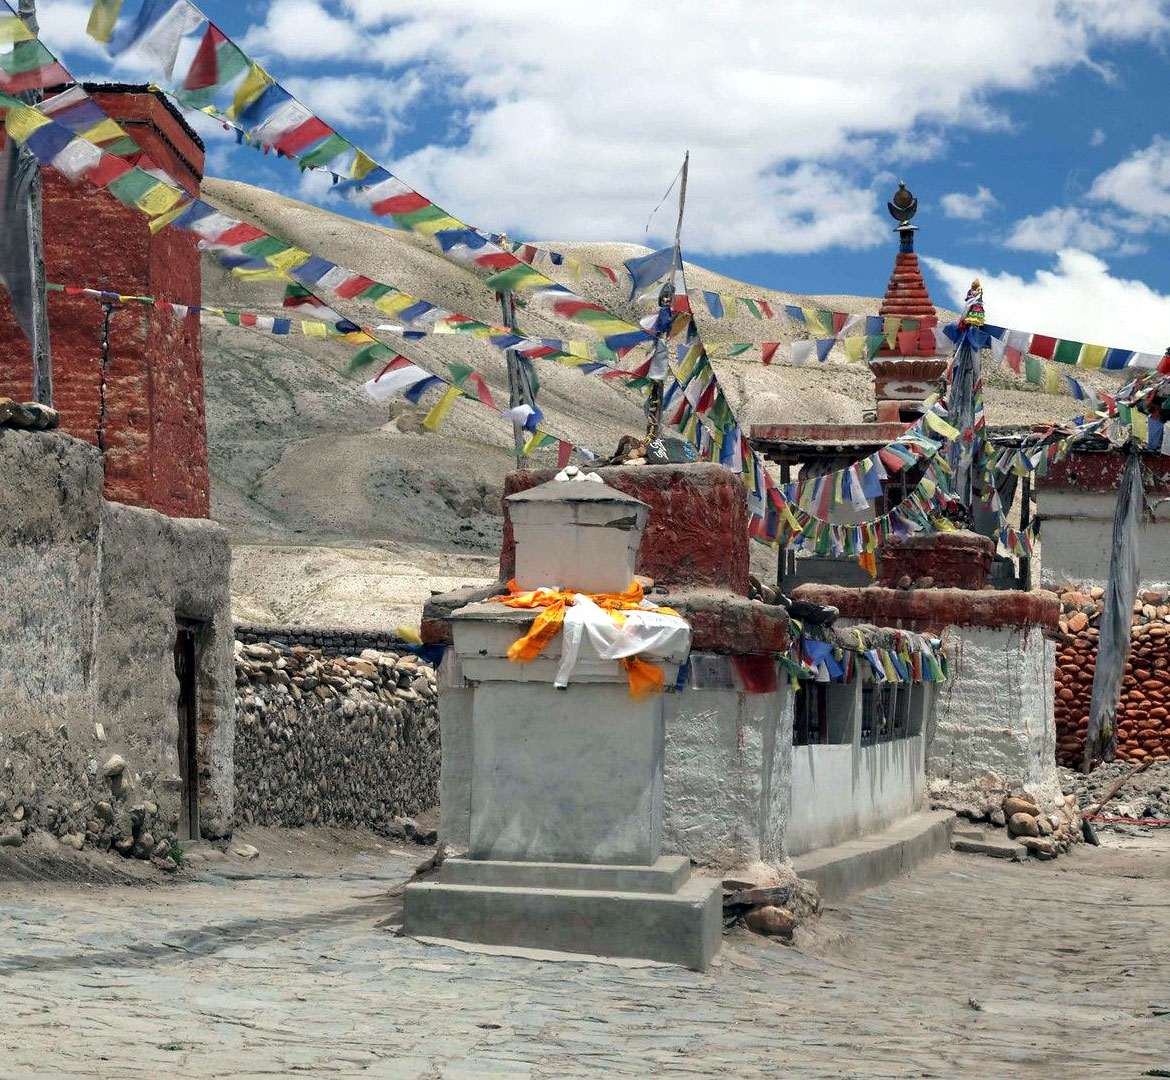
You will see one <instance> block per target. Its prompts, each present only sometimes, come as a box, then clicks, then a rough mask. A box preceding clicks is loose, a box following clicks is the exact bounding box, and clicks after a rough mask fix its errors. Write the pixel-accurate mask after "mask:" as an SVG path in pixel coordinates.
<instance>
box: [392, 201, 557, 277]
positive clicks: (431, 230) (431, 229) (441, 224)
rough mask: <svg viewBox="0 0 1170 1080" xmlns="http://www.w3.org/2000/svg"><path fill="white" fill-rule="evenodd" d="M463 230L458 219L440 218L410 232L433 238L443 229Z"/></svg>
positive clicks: (415, 227) (417, 226)
mask: <svg viewBox="0 0 1170 1080" xmlns="http://www.w3.org/2000/svg"><path fill="white" fill-rule="evenodd" d="M465 228H467V226H466V225H464V224H463V222H462V221H460V220H459V219H458V218H453V217H441V218H435V220H434V221H423V222H420V223H419V224H418V225H415V226H414V227H413V229H412V231H413V232H416V233H422V235H423V236H434V235H435V233H437V232H442V231H443V230H444V229H465ZM536 284H538V285H539V284H543V282H539V281H538V282H536ZM521 287H522V288H528V287H529V286H528V284H527V283H525V284H524V285H522V286H521Z"/></svg>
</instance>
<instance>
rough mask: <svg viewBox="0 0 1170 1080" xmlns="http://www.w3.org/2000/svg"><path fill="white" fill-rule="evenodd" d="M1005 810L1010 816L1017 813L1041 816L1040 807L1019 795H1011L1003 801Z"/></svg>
mask: <svg viewBox="0 0 1170 1080" xmlns="http://www.w3.org/2000/svg"><path fill="white" fill-rule="evenodd" d="M1003 812H1004V813H1005V814H1006V815H1007V816H1008V817H1009V818H1011V817H1015V816H1016V814H1027V815H1028V816H1029V817H1039V816H1040V807H1038V806H1037V805H1036V804H1035V803H1034V802H1032V801H1031V800H1030V799H1023V798H1020V796H1018V795H1009V796H1008V797H1007V798H1006V799H1004V801H1003Z"/></svg>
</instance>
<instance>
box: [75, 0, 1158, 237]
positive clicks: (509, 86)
mask: <svg viewBox="0 0 1170 1080" xmlns="http://www.w3.org/2000/svg"><path fill="white" fill-rule="evenodd" d="M68 2H73V0H68ZM1117 6H1118V5H1116V4H1115V3H1114V2H1113V0H1078V2H1077V3H1075V4H1073V3H1069V2H1067V0H1031V2H1028V3H1020V2H1019V0H987V2H986V3H985V4H984V5H983V6H982V8H981V9H980V14H979V20H978V21H979V48H978V49H969V50H966V51H965V52H964V53H963V55H962V56H961V57H960V58H958V59H957V58H956V52H955V42H956V41H963V40H967V39H968V38H969V36H970V12H969V11H968V10H967V9H965V8H958V7H955V6H953V5H944V4H938V3H937V2H935V0H903V3H901V4H899V5H897V6H896V7H895V8H893V9H890V7H889V6H888V5H884V6H883V5H861V4H828V5H826V4H824V3H822V2H819V0H789V2H788V3H785V4H777V3H775V0H723V2H721V3H719V4H716V5H712V4H710V3H709V2H708V0H676V3H674V4H673V5H670V6H668V7H664V6H662V5H658V4H648V3H636V4H632V3H630V2H629V0H560V2H559V3H557V4H555V5H552V6H537V5H536V4H534V3H532V2H531V0H428V2H427V3H426V4H418V3H417V2H416V0H411V2H409V3H408V2H407V0H270V2H268V3H266V4H265V5H264V8H263V10H264V15H263V21H262V22H261V23H259V24H257V25H256V26H254V27H253V28H252V30H251V31H249V33H248V34H247V35H246V36H245V37H244V39H243V43H244V44H245V46H246V47H247V48H249V49H251V50H255V51H256V52H258V53H260V54H261V58H265V57H285V58H287V59H288V60H291V61H298V62H310V63H311V62H318V61H329V62H332V63H334V64H336V62H338V61H346V62H347V63H349V64H351V65H352V67H353V68H354V69H357V70H360V72H361V74H360V75H355V76H353V77H349V78H338V79H328V80H321V79H308V78H303V79H302V80H301V82H300V92H302V93H303V95H304V96H305V97H306V98H307V99H308V100H309V101H310V102H311V103H312V104H314V105H315V106H316V107H318V108H319V109H321V110H322V111H323V112H325V113H328V114H330V115H332V116H334V117H336V118H337V122H338V123H339V124H343V125H349V126H357V124H358V123H359V122H360V120H361V119H362V115H363V112H362V111H363V109H368V112H373V111H374V109H377V110H379V111H381V112H383V113H388V116H387V117H386V128H387V130H388V132H389V133H390V135H391V136H392V135H393V134H394V132H395V131H396V130H397V125H399V124H400V123H403V122H406V123H409V108H407V109H405V110H403V109H402V108H401V107H399V106H396V104H395V102H394V100H393V94H391V95H389V96H387V95H386V94H385V93H384V94H382V95H381V96H380V97H376V98H375V99H374V105H373V108H368V105H369V98H368V95H367V94H366V90H368V89H369V87H370V83H369V81H368V75H369V71H370V68H371V66H373V67H375V68H378V67H380V68H382V69H385V71H386V72H387V76H388V77H390V78H394V77H398V78H403V77H405V78H407V79H413V80H415V83H413V84H410V85H411V87H412V92H411V94H410V100H411V101H417V100H421V99H423V98H425V99H426V100H427V101H428V104H429V105H433V106H435V107H434V108H431V109H429V110H428V117H429V122H431V123H433V122H434V117H435V112H436V110H441V114H442V115H444V116H446V115H449V114H450V113H451V112H452V110H453V112H454V118H455V122H456V126H455V128H454V130H453V131H452V132H450V133H449V134H448V135H447V136H446V137H444V138H440V139H437V140H435V141H433V142H432V143H431V144H430V145H429V146H426V147H424V148H422V149H420V150H418V151H416V152H415V153H414V154H412V155H410V156H408V157H405V158H403V159H401V160H398V161H396V162H394V165H395V171H396V172H398V173H399V175H401V176H402V177H403V179H405V180H407V181H408V182H409V183H411V184H413V185H414V186H416V187H418V188H419V189H420V190H422V191H425V192H426V193H427V194H428V195H430V196H431V197H432V198H435V199H437V200H438V201H439V202H440V203H441V204H442V205H445V206H447V207H448V208H449V209H450V210H451V211H452V212H454V213H456V214H457V215H458V216H460V217H462V218H464V219H465V220H469V221H474V222H479V223H482V224H484V225H486V226H490V227H495V228H507V229H509V230H510V231H512V232H514V233H517V234H519V235H528V236H544V237H546V238H586V237H588V238H600V237H607V238H629V239H641V238H642V228H643V225H644V222H645V217H646V214H647V212H648V210H649V208H650V207H651V206H653V205H654V203H655V202H657V200H658V198H659V196H660V195H661V192H662V189H663V187H664V186H665V183H666V181H667V180H669V178H670V177H671V176H673V175H674V173H675V171H676V170H677V168H678V163H679V161H680V160H681V158H682V154H683V151H684V150H686V149H688V148H689V149H690V150H691V152H692V172H691V192H690V196H689V201H688V215H687V226H686V239H687V242H688V246H689V248H690V249H691V250H693V251H696V252H707V253H725V254H739V253H749V252H765V251H770V252H806V251H816V250H822V249H825V248H828V247H833V246H842V247H858V246H865V245H868V244H872V243H875V242H878V241H879V238H880V237H883V236H885V235H886V233H887V230H888V222H886V221H885V220H884V212H883V211H882V209H881V207H882V204H884V202H885V199H886V197H887V195H888V192H887V191H885V190H883V191H881V192H880V193H879V192H877V191H876V190H875V189H874V188H873V185H872V181H871V179H870V178H871V177H872V175H873V174H874V173H875V172H876V171H878V170H880V169H884V168H893V169H898V170H901V169H902V168H903V166H905V165H906V164H908V163H912V162H914V161H916V160H928V159H935V158H938V157H939V156H941V155H942V154H944V153H945V152H946V148H947V143H946V138H947V137H949V136H950V135H951V134H953V133H954V132H955V131H956V130H962V129H967V130H979V131H987V130H999V129H1004V128H1008V127H1010V125H1011V122H1012V121H1011V117H1010V115H1008V114H1007V113H1005V112H1003V111H1002V109H1001V108H999V107H998V102H995V101H993V100H992V95H994V94H995V93H996V92H998V91H1002V90H1012V91H1027V90H1030V89H1033V88H1035V87H1036V86H1037V85H1039V84H1040V83H1041V82H1042V81H1043V80H1045V79H1047V78H1049V77H1051V76H1053V75H1054V74H1056V73H1058V72H1061V71H1066V70H1069V69H1072V68H1075V67H1082V66H1087V67H1089V68H1096V69H1098V70H1099V65H1097V64H1096V61H1095V58H1094V57H1095V53H1096V52H1097V51H1098V47H1099V46H1102V45H1105V44H1112V43H1114V42H1117V41H1121V40H1128V41H1132V40H1140V41H1142V42H1143V43H1144V42H1148V41H1150V40H1152V39H1156V38H1158V37H1159V35H1161V34H1163V33H1164V32H1165V31H1166V30H1167V27H1168V24H1170V16H1168V15H1167V13H1166V12H1165V11H1164V9H1163V5H1162V4H1160V3H1157V2H1156V0H1132V2H1130V3H1127V4H1126V5H1125V10H1124V11H1117V10H1115V9H1116V7H1117ZM268 62H269V64H270V66H272V67H273V68H274V69H278V65H277V64H276V63H274V62H272V61H268ZM414 87H417V89H414ZM396 109H397V110H398V111H395V110H396ZM908 179H910V180H911V181H912V179H913V178H912V177H908ZM912 186H913V184H912ZM977 196H978V193H977ZM984 209H985V210H986V207H985V208H984ZM960 213H962V211H960ZM652 239H657V237H655V238H652Z"/></svg>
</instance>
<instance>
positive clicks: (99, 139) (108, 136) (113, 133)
mask: <svg viewBox="0 0 1170 1080" xmlns="http://www.w3.org/2000/svg"><path fill="white" fill-rule="evenodd" d="M125 134H126V132H125V131H123V130H122V126H121V124H119V123H118V122H117V120H111V119H110V118H109V117H106V119H105V120H103V121H101V123H98V124H94V126H93V127H91V128H88V129H87V130H85V131H83V132H82V133H81V137H82V138H83V139H84V140H85V141H86V142H91V143H97V144H99V145H100V144H101V143H104V142H112V141H113V140H114V139H120V138H121V137H122V136H123V135H125Z"/></svg>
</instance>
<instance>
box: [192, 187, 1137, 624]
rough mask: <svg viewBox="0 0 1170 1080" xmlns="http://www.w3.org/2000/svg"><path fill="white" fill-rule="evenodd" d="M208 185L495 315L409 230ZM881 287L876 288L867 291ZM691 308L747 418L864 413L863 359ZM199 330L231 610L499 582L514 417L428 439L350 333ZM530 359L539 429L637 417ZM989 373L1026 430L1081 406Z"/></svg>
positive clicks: (368, 317) (591, 248)
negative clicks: (821, 351)
mask: <svg viewBox="0 0 1170 1080" xmlns="http://www.w3.org/2000/svg"><path fill="white" fill-rule="evenodd" d="M204 196H205V197H206V198H208V199H209V200H210V201H212V202H215V203H218V204H219V205H220V206H222V207H223V208H225V209H227V210H230V211H232V212H234V213H236V214H237V215H239V216H242V217H246V218H248V219H251V220H254V221H256V222H257V223H258V224H260V225H262V226H264V227H265V228H268V229H270V230H271V231H272V232H274V233H276V234H278V235H281V236H284V237H286V238H287V239H290V240H293V241H295V242H297V243H300V244H302V245H303V246H305V247H307V248H310V249H312V250H313V251H315V252H317V253H319V254H321V255H324V256H326V257H327V258H330V259H332V260H334V261H337V262H340V263H341V264H343V265H345V266H348V267H350V268H352V269H354V270H360V271H362V272H364V273H366V274H369V275H370V276H371V277H375V278H377V279H378V280H381V281H385V282H388V283H391V284H394V285H397V286H399V287H401V288H403V289H405V290H408V291H410V292H412V293H414V294H415V295H417V296H420V297H422V298H423V299H426V300H430V301H432V302H434V303H438V304H441V305H443V306H444V307H448V308H451V309H453V310H456V311H461V312H463V313H465V314H468V315H471V316H474V317H477V318H481V319H484V320H488V321H492V322H496V321H498V320H499V312H498V309H497V308H496V306H495V303H494V301H493V298H492V296H491V294H490V293H489V292H488V291H487V290H485V289H484V288H483V287H482V285H481V283H480V279H479V277H478V275H476V274H473V273H471V272H469V271H467V270H464V269H462V268H461V267H459V266H457V265H455V264H453V263H450V262H447V261H446V260H444V259H443V258H441V257H440V256H439V255H437V254H435V253H434V252H433V251H432V250H431V249H430V247H429V246H427V245H425V243H423V242H422V241H419V240H416V239H415V238H414V237H413V236H410V235H407V234H403V233H399V232H394V231H390V230H387V229H383V228H380V227H377V226H372V225H367V224H364V223H361V222H357V221H352V220H349V219H347V218H345V217H340V216H338V215H336V214H332V213H329V212H328V211H325V210H321V209H318V208H316V207H312V206H309V205H307V204H304V203H300V202H297V201H295V200H292V199H287V198H284V197H281V196H278V195H274V194H272V193H271V192H267V191H262V190H260V189H257V188H253V187H250V186H248V185H246V184H240V183H235V182H227V181H219V180H212V179H209V180H207V181H205V185H204ZM548 246H550V247H554V248H555V249H557V250H562V251H565V252H567V253H569V254H574V255H577V256H578V257H580V258H582V259H586V260H590V261H594V262H603V263H607V264H615V265H616V264H617V263H618V262H620V261H621V260H622V259H627V258H630V257H631V256H633V255H637V254H642V253H644V252H645V250H646V249H644V248H639V247H636V246H634V245H626V244H570V243H559V242H556V241H551V242H550V243H549V245H548ZM890 261H891V265H892V262H893V251H892V250H891V254H890ZM688 278H689V281H690V284H691V286H692V287H693V288H706V289H713V290H718V291H722V292H730V293H738V294H740V295H750V296H758V295H762V296H764V297H765V298H767V299H769V300H772V301H774V302H775V303H776V304H784V303H798V304H805V303H812V304H815V305H816V306H818V307H828V308H832V309H834V310H842V311H850V312H857V313H865V314H873V313H876V312H877V309H878V301H877V300H876V299H871V298H864V297H854V296H819V297H807V296H802V295H796V294H788V293H781V292H775V291H772V290H762V289H759V288H757V287H755V286H751V285H745V284H743V283H741V282H735V281H732V280H731V279H728V278H724V277H722V276H720V275H718V274H714V273H711V272H710V271H707V270H704V269H703V268H702V267H699V266H693V267H692V266H688ZM566 283H567V284H570V285H572V286H573V287H578V286H576V284H575V283H572V282H566ZM884 286H885V282H884V281H875V282H874V290H875V292H877V293H880V292H881V290H882V289H884ZM588 287H589V286H588V285H584V286H580V288H581V290H582V291H585V290H586V289H587V288H588ZM607 288H608V291H607V292H597V293H595V295H596V296H597V298H598V299H600V300H602V301H603V302H605V303H606V304H607V305H609V306H611V307H614V308H615V310H617V311H618V313H619V314H622V315H624V316H626V317H627V318H630V319H631V320H634V319H636V317H637V314H638V312H637V311H636V310H635V309H634V308H633V307H631V306H630V305H629V304H627V303H625V302H624V299H623V297H622V295H621V294H620V293H619V292H618V291H617V290H614V289H613V288H612V287H608V286H607ZM203 292H204V303H205V304H208V305H215V306H219V307H224V308H237V309H243V310H249V311H258V312H261V313H268V314H279V313H281V312H280V305H281V298H282V296H283V292H284V289H283V286H282V285H281V284H279V283H275V282H255V281H249V280H241V279H238V278H233V277H232V276H230V275H228V274H226V273H225V272H224V271H223V270H222V269H221V268H220V267H219V264H218V263H217V262H216V261H215V259H213V258H210V257H206V256H205V258H204V265H203ZM337 306H338V307H339V308H340V307H341V306H340V305H337ZM343 314H346V315H347V316H350V317H352V318H354V319H355V321H359V322H362V323H363V324H367V325H368V324H370V323H376V322H383V321H387V320H386V317H385V316H384V315H383V314H382V313H381V312H379V311H377V310H376V309H373V308H370V307H365V308H364V309H363V305H352V306H350V307H349V308H347V309H345V310H343ZM992 314H994V312H993V311H992ZM698 315H699V322H700V327H701V329H702V331H703V334H704V337H705V340H706V341H707V343H708V347H709V348H710V349H711V350H712V351H713V352H714V353H715V356H716V359H715V361H714V362H715V366H716V370H717V371H718V373H719V376H720V380H721V382H722V383H723V385H724V388H725V390H726V392H727V395H728V397H729V399H730V401H731V403H732V405H733V406H734V407H735V408H736V409H737V410H738V412H739V415H740V420H741V423H743V424H744V425H745V426H746V425H748V424H751V423H758V422H761V421H766V420H778V421H779V420H784V419H789V420H802V421H809V420H825V421H851V420H860V419H861V414H862V411H863V410H865V409H868V408H872V403H873V381H872V377H871V376H870V374H869V370H868V368H867V367H865V366H864V365H858V364H849V363H847V362H845V360H844V358H843V357H842V358H840V359H836V358H834V359H831V360H830V361H829V363H827V364H826V365H825V366H824V367H812V368H809V367H806V368H792V367H790V366H786V364H785V363H784V362H783V360H784V359H785V357H784V350H783V349H781V351H780V353H779V354H778V357H777V361H778V362H777V363H775V364H773V365H771V366H769V367H763V366H762V365H761V364H760V363H759V354H758V353H757V354H756V359H755V360H754V361H753V360H751V359H747V360H719V359H718V348H717V346H718V344H719V342H731V341H763V340H777V339H780V340H782V341H789V340H791V338H792V332H791V329H790V327H789V326H788V325H787V323H786V322H785V321H783V320H772V321H759V320H756V319H754V318H753V317H752V316H751V315H750V314H748V313H746V312H743V311H741V312H740V313H738V314H737V315H736V316H735V317H734V318H731V319H723V320H719V321H715V320H711V319H708V318H706V315H705V311H704V310H703V309H702V307H701V305H700V310H699V312H698ZM521 326H522V328H523V329H524V330H525V331H526V332H528V333H532V334H540V335H543V336H555V337H566V338H568V337H582V336H584V334H583V332H582V330H581V328H580V327H575V326H573V325H572V324H569V323H567V322H563V321H561V320H559V319H555V318H549V317H547V316H544V315H543V314H541V313H540V312H538V311H535V310H533V311H524V312H522V314H521ZM203 334H204V337H203V341H204V357H205V367H206V380H207V407H208V427H209V437H210V445H211V470H212V513H213V515H214V516H215V517H216V518H217V519H218V520H220V521H222V522H223V523H224V524H225V525H226V526H228V528H229V529H230V530H231V532H232V536H233V541H234V549H235V560H234V568H233V591H234V595H235V608H236V615H237V617H238V618H241V619H245V620H248V621H257V622H273V623H283V622H293V623H303V624H315V623H316V624H320V623H325V624H334V625H353V626H369V627H385V626H394V625H398V624H401V623H407V624H416V623H417V621H418V616H419V609H420V606H421V603H422V601H423V600H424V599H425V597H426V596H427V595H428V593H429V591H430V590H431V589H444V588H448V587H451V586H452V585H455V584H462V583H465V582H472V581H480V580H487V579H492V578H494V577H495V558H496V555H497V553H498V549H499V542H500V516H499V498H500V490H501V486H502V481H503V477H504V475H505V473H506V472H507V470H508V469H509V468H510V467H511V460H512V459H511V457H510V450H511V445H512V443H511V438H512V436H511V429H510V427H509V425H508V424H507V423H506V422H504V421H502V420H500V419H499V418H498V417H496V416H494V415H493V414H492V413H491V412H490V411H489V410H487V409H485V408H484V407H483V406H481V405H479V404H477V403H475V402H472V401H460V402H458V403H457V404H456V406H455V408H454V410H453V411H452V413H451V415H450V417H449V418H448V420H447V421H446V423H445V424H444V426H443V428H442V430H441V432H440V433H439V434H437V435H431V434H428V433H425V432H422V431H421V430H420V428H419V421H420V420H421V418H422V416H423V415H424V413H425V410H424V409H416V408H414V407H413V406H410V405H409V404H407V403H405V402H399V403H394V404H392V405H391V406H390V407H389V408H388V407H386V406H380V405H376V404H374V403H373V402H371V401H370V400H369V399H368V397H367V396H366V394H365V393H364V392H363V390H362V389H361V381H362V379H364V378H368V377H369V376H368V375H363V376H361V377H360V378H359V377H355V376H351V375H348V374H346V372H345V366H346V363H347V361H348V359H349V356H350V355H351V350H350V349H349V348H347V347H346V346H344V345H342V344H337V343H331V342H328V341H315V340H311V339H307V338H304V337H292V336H290V337H274V336H272V335H268V334H264V333H261V332H258V331H256V330H249V329H246V328H239V327H232V326H229V325H226V324H222V323H216V322H205V324H204V330H203ZM390 340H393V339H390ZM401 351H402V352H404V353H405V354H407V355H409V356H410V357H411V358H412V359H414V360H416V361H417V362H418V363H420V364H421V365H422V366H424V367H428V368H430V369H431V370H435V371H445V368H444V367H443V365H444V364H446V363H450V362H452V361H458V362H461V363H465V364H469V365H471V366H472V367H474V368H475V370H477V371H479V372H480V373H481V374H483V376H484V377H485V379H486V380H487V381H488V383H489V384H490V386H491V388H492V393H493V395H494V396H495V398H496V400H497V401H506V399H507V376H506V373H505V368H504V358H503V354H502V353H500V352H498V351H497V350H496V349H494V348H492V347H491V346H490V345H486V344H484V343H482V342H476V341H473V340H468V339H462V338H459V339H456V338H451V337H441V338H438V339H433V340H427V341H425V342H409V343H407V344H406V345H405V346H404V347H403V349H402V350H401ZM538 363H539V371H540V378H541V381H542V390H541V394H540V404H541V407H542V409H543V410H544V412H545V416H546V422H545V425H544V426H545V427H546V428H547V429H548V430H550V431H552V432H555V433H556V434H558V435H560V436H562V437H565V438H569V439H572V440H573V441H574V442H575V443H577V444H578V445H582V446H586V447H589V448H590V449H593V450H594V451H596V452H598V453H607V452H610V451H611V450H612V448H613V447H614V446H615V445H616V443H617V440H618V438H619V437H620V436H621V435H623V434H626V433H637V432H639V431H641V430H642V425H643V422H644V421H643V419H642V412H641V399H640V397H639V396H638V395H636V394H634V393H632V392H630V391H628V390H625V389H624V388H623V387H621V386H615V385H613V384H611V383H605V382H602V381H601V380H600V379H597V378H588V377H585V376H582V375H580V374H578V373H577V372H575V371H573V370H571V369H569V368H565V367H561V366H559V365H557V364H555V363H551V362H544V361H539V362H538ZM1098 378H1100V379H1102V380H1108V379H1109V376H1098ZM987 383H988V393H987V408H988V416H989V422H990V423H992V424H997V423H1033V422H1038V421H1041V420H1044V419H1049V418H1054V417H1058V416H1071V415H1074V414H1075V413H1076V412H1078V411H1080V410H1079V409H1078V406H1077V403H1076V402H1074V401H1073V400H1072V399H1071V398H1069V397H1060V396H1054V395H1047V394H1040V393H1037V392H1036V391H1034V390H1033V389H1032V388H1029V387H1026V386H1023V385H1022V384H1021V383H1020V382H1019V381H1018V380H1016V379H1015V377H1014V376H1012V375H1011V374H1010V372H1007V371H1005V370H1002V369H1001V370H996V371H988V372H987ZM1112 384H1113V385H1116V380H1113V382H1112ZM1102 385H1104V386H1108V385H1110V383H1109V382H1108V381H1103V382H1102ZM542 454H543V455H544V456H545V457H546V458H547V460H546V461H545V462H544V463H545V464H549V465H551V464H554V462H555V456H554V455H553V454H552V453H551V452H547V451H546V452H542ZM538 460H540V456H539V455H538ZM766 556H767V553H766V552H761V553H760V557H761V558H765V559H766Z"/></svg>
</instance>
